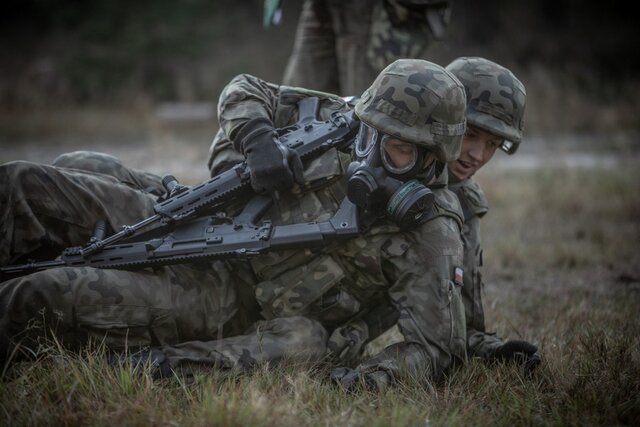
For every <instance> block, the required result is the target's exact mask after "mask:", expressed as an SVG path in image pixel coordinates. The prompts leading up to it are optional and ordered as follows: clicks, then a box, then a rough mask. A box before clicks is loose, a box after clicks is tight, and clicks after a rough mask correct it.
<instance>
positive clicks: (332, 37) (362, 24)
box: [283, 0, 450, 95]
mask: <svg viewBox="0 0 640 427" xmlns="http://www.w3.org/2000/svg"><path fill="white" fill-rule="evenodd" d="M449 14H450V7H449V2H448V1H444V0H443V1H420V0H417V1H398V0H383V1H380V0H348V1H342V0H307V1H305V2H304V3H303V6H302V12H301V15H300V19H299V21H298V28H297V31H296V37H295V43H294V46H293V52H292V53H291V57H290V59H289V62H288V64H287V67H286V70H285V74H284V78H283V83H284V84H286V85H289V86H300V87H305V88H312V89H317V90H321V91H326V92H331V93H339V94H343V95H360V94H362V92H363V91H364V90H365V89H366V88H367V87H368V85H369V83H370V82H372V81H373V80H374V79H375V77H376V76H377V74H378V73H379V72H380V71H381V70H382V69H383V68H384V67H386V66H387V65H388V64H390V63H391V62H393V61H394V60H396V59H399V58H418V57H421V56H423V55H424V53H425V51H426V49H427V48H428V47H429V45H430V44H431V43H432V41H433V40H438V39H440V38H442V36H443V35H444V30H445V27H446V25H447V24H448V21H449Z"/></svg>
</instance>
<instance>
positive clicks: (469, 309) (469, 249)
mask: <svg viewBox="0 0 640 427" xmlns="http://www.w3.org/2000/svg"><path fill="white" fill-rule="evenodd" d="M450 178H451V176H450ZM449 188H450V189H451V191H453V192H454V193H455V194H456V195H457V196H458V200H459V201H460V205H461V207H462V211H463V213H464V226H463V227H462V242H463V244H464V286H463V289H462V298H463V301H464V307H465V315H466V320H467V350H468V351H469V354H470V355H473V356H478V357H486V356H488V355H490V354H491V353H492V350H494V349H495V348H496V347H497V346H499V345H500V344H502V340H501V339H500V338H498V337H497V336H495V334H493V333H487V332H486V329H485V322H484V309H483V306H482V293H483V291H484V282H483V281H482V273H481V271H480V267H482V262H483V260H482V245H481V239H480V218H482V217H483V216H484V215H485V214H486V213H487V211H488V210H489V203H488V201H487V198H486V197H485V195H484V192H483V191H482V188H480V186H479V185H478V184H477V183H476V182H475V181H473V180H471V179H464V180H462V181H458V182H454V183H451V184H449Z"/></svg>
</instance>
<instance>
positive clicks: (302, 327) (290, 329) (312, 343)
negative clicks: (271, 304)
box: [269, 316, 328, 359]
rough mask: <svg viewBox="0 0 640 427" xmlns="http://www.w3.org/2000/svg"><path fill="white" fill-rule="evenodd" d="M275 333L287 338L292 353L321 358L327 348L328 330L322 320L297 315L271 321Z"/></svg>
mask: <svg viewBox="0 0 640 427" xmlns="http://www.w3.org/2000/svg"><path fill="white" fill-rule="evenodd" d="M269 323H270V326H271V330H272V332H273V333H274V334H276V335H278V336H280V337H281V338H282V339H284V340H286V342H287V347H288V349H289V351H290V352H291V353H296V354H297V355H301V356H304V357H306V358H312V359H319V358H320V357H322V356H323V355H324V354H325V352H326V348H327V339H328V334H327V330H326V329H325V328H324V327H323V326H322V325H321V324H320V322H318V321H316V320H313V319H309V318H308V317H302V316H295V317H285V318H277V319H273V320H271V321H269Z"/></svg>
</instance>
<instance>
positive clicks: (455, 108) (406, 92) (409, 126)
mask: <svg viewBox="0 0 640 427" xmlns="http://www.w3.org/2000/svg"><path fill="white" fill-rule="evenodd" d="M465 104H466V103H465V96H464V88H463V86H462V84H461V83H460V82H459V81H458V79H456V78H455V76H454V75H453V74H451V73H450V72H448V71H447V70H445V69H444V68H443V67H441V66H439V65H436V64H434V63H432V62H428V61H424V60H421V59H399V60H397V61H395V62H393V63H392V64H390V65H388V66H387V67H386V68H385V69H384V70H382V72H381V73H380V74H379V75H378V77H376V79H375V81H374V82H373V84H372V85H371V87H370V88H369V89H367V90H366V91H365V92H364V93H363V94H362V97H361V98H360V100H359V101H358V103H357V104H356V107H355V112H356V114H357V115H358V117H359V118H360V120H362V121H363V122H365V123H367V124H368V125H370V126H373V127H374V128H376V129H377V130H379V131H381V132H383V133H386V134H388V135H392V136H394V137H396V138H399V139H402V140H404V141H407V142H412V143H414V144H416V145H420V146H423V147H426V148H427V149H428V150H430V151H432V152H433V153H435V155H436V157H437V158H438V160H440V161H443V162H448V161H451V160H453V159H456V158H457V157H458V155H459V154H460V147H461V144H462V136H463V135H464V130H465V107H466V105H465Z"/></svg>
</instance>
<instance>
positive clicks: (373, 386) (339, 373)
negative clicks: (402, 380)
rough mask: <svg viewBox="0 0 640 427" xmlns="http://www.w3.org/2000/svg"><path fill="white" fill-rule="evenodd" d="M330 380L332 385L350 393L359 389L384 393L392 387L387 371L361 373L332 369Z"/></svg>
mask: <svg viewBox="0 0 640 427" xmlns="http://www.w3.org/2000/svg"><path fill="white" fill-rule="evenodd" d="M329 378H330V379H331V382H332V383H334V384H337V385H339V386H340V387H342V388H343V389H344V390H346V391H349V392H353V391H355V390H356V389H357V388H358V387H365V388H366V389H368V390H380V391H382V390H385V389H386V388H387V387H388V386H389V385H391V378H390V377H389V374H387V373H386V372H385V371H374V372H361V371H360V370H359V369H351V368H345V367H341V368H334V369H332V370H331V375H330V376H329Z"/></svg>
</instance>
